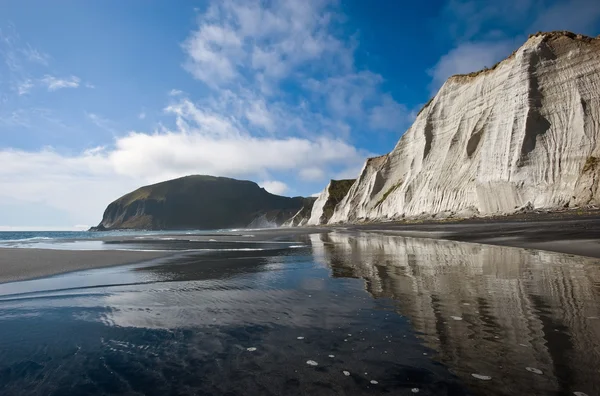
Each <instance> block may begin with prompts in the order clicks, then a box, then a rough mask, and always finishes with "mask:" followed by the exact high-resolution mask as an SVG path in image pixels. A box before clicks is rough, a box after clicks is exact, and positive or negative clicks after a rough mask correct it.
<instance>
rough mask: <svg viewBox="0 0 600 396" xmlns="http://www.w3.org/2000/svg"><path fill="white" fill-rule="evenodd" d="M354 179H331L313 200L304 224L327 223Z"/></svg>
mask: <svg viewBox="0 0 600 396" xmlns="http://www.w3.org/2000/svg"><path fill="white" fill-rule="evenodd" d="M354 182H355V179H347V180H331V181H330V182H329V184H328V185H327V187H326V188H325V190H323V192H321V194H319V196H318V197H317V200H316V201H315V203H314V205H313V207H312V211H311V213H310V218H309V219H308V221H307V222H306V225H319V224H327V222H328V221H329V219H330V218H331V216H332V215H333V212H334V210H335V207H336V206H337V204H339V203H340V201H341V200H342V199H343V198H344V197H345V196H346V194H347V193H348V191H349V190H350V187H352V185H353V184H354Z"/></svg>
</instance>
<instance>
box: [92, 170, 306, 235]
mask: <svg viewBox="0 0 600 396" xmlns="http://www.w3.org/2000/svg"><path fill="white" fill-rule="evenodd" d="M306 201H307V199H306V198H302V197H295V198H288V197H282V196H279V195H274V194H271V193H269V192H267V191H266V190H265V189H263V188H261V187H259V186H258V185H257V184H256V183H254V182H251V181H243V180H235V179H229V178H226V177H213V176H187V177H182V178H179V179H174V180H169V181H165V182H162V183H158V184H153V185H150V186H145V187H142V188H139V189H137V190H135V191H133V192H131V193H129V194H126V195H124V196H122V197H121V198H119V199H117V200H116V201H114V202H112V203H111V204H110V205H108V207H107V208H106V211H105V212H104V216H103V218H102V222H101V223H100V224H99V225H98V227H95V228H94V229H96V230H111V229H149V230H162V229H217V228H232V227H246V226H250V225H251V226H254V227H269V226H278V225H281V224H282V223H284V222H285V221H287V220H289V219H290V218H291V217H292V216H294V215H295V214H296V213H297V212H298V211H299V210H300V209H301V208H302V207H303V206H304V205H305V204H306ZM309 201H310V199H309Z"/></svg>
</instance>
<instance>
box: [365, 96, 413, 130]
mask: <svg viewBox="0 0 600 396" xmlns="http://www.w3.org/2000/svg"><path fill="white" fill-rule="evenodd" d="M409 121H410V112H409V111H408V109H407V108H406V106H404V105H401V104H399V103H397V102H396V101H394V99H392V97H391V96H389V95H385V96H384V97H383V101H382V103H381V104H380V105H378V106H375V107H373V108H372V109H371V112H370V114H369V125H370V126H371V128H373V129H387V130H390V131H396V132H404V128H405V127H406V125H407V124H408V123H409Z"/></svg>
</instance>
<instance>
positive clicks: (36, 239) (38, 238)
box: [0, 237, 54, 243]
mask: <svg viewBox="0 0 600 396" xmlns="http://www.w3.org/2000/svg"><path fill="white" fill-rule="evenodd" d="M51 239H54V238H50V237H31V238H21V239H4V240H1V239H0V243H13V242H34V241H47V240H51Z"/></svg>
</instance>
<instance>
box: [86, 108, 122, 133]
mask: <svg viewBox="0 0 600 396" xmlns="http://www.w3.org/2000/svg"><path fill="white" fill-rule="evenodd" d="M85 116H86V117H87V118H88V119H89V120H90V121H91V122H92V123H93V124H94V125H96V126H97V127H98V128H101V129H104V130H105V131H108V132H110V133H111V134H113V135H116V134H117V130H116V127H115V124H114V123H113V122H112V121H111V120H109V119H108V118H104V117H102V116H100V115H98V114H96V113H87V112H86V113H85Z"/></svg>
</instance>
